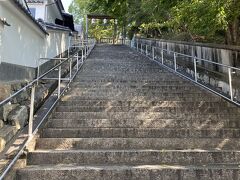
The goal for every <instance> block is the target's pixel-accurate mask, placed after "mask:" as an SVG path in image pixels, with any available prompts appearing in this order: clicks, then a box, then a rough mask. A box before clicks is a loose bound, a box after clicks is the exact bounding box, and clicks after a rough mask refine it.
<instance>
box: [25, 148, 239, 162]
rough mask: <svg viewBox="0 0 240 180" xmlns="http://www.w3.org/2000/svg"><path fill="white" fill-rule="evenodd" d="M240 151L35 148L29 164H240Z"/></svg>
mask: <svg viewBox="0 0 240 180" xmlns="http://www.w3.org/2000/svg"><path fill="white" fill-rule="evenodd" d="M239 161H240V152H239V151H231V150H221V151H218V150H211V151H210V150H208V151H206V150H152V149H146V150H35V151H34V152H30V153H28V156H27V164H28V165H46V164H51V165H52V164H75V165H93V164H94V165H125V164H128V165H131V164H134V165H145V164H149V165H157V164H166V165H173V164H175V165H192V164H194V165H205V164H222V163H230V164H237V163H239Z"/></svg>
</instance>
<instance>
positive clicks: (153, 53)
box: [152, 47, 155, 60]
mask: <svg viewBox="0 0 240 180" xmlns="http://www.w3.org/2000/svg"><path fill="white" fill-rule="evenodd" d="M154 51H155V48H154V47H152V58H153V60H155V52H154Z"/></svg>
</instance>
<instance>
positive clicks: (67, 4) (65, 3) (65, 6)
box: [62, 0, 73, 12]
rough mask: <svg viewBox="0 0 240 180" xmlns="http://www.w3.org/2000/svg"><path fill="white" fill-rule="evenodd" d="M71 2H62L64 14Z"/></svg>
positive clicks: (65, 0) (69, 0) (66, 0)
mask: <svg viewBox="0 0 240 180" xmlns="http://www.w3.org/2000/svg"><path fill="white" fill-rule="evenodd" d="M72 1H73V0H62V3H63V6H64V9H65V11H66V12H68V7H69V5H70V4H71V2H72Z"/></svg>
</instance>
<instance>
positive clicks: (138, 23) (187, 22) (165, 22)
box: [70, 0, 240, 45]
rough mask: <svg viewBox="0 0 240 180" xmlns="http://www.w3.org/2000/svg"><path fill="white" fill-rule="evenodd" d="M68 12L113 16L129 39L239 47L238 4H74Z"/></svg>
mask: <svg viewBox="0 0 240 180" xmlns="http://www.w3.org/2000/svg"><path fill="white" fill-rule="evenodd" d="M70 8H71V11H72V12H75V13H74V14H78V15H79V14H80V15H82V12H83V9H85V12H91V13H99V14H108V15H111V16H114V17H116V18H117V19H118V22H119V25H120V26H122V27H126V30H127V32H128V35H130V36H131V35H133V34H139V35H141V36H146V37H160V38H164V37H169V35H172V38H174V36H177V35H181V34H185V35H186V36H188V37H189V40H191V41H208V42H214V41H216V40H219V41H220V42H223V43H224V42H225V43H227V44H233V45H239V44H240V42H239V40H240V38H239V36H240V28H239V27H240V1H239V0H171V1H169V0H89V1H86V0H74V1H73V4H72V5H71V7H70ZM78 8H79V9H78Z"/></svg>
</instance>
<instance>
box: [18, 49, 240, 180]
mask: <svg viewBox="0 0 240 180" xmlns="http://www.w3.org/2000/svg"><path fill="white" fill-rule="evenodd" d="M239 117H240V115H239V109H238V108H237V107H236V106H234V105H231V104H229V103H228V102H226V101H224V100H223V99H221V98H220V97H218V96H215V95H213V94H211V93H209V92H207V91H205V90H203V89H201V88H199V87H197V86H195V85H194V84H192V83H191V82H188V81H186V80H184V79H181V78H180V77H177V76H176V75H174V74H171V73H169V72H167V71H166V70H164V69H162V68H160V67H158V66H157V65H156V64H155V63H153V62H150V61H149V60H148V59H146V58H144V57H143V56H141V55H138V54H137V53H135V52H134V51H131V50H129V49H128V48H127V47H124V46H110V45H98V46H97V47H96V48H95V50H94V51H93V52H92V54H91V55H90V58H89V59H88V60H87V61H86V64H85V65H84V66H83V68H82V69H81V71H80V73H79V74H78V76H77V77H76V79H75V81H74V82H73V84H72V86H71V89H70V91H69V92H68V93H67V94H66V95H65V96H64V97H63V98H62V101H61V102H60V103H59V104H58V106H57V107H56V109H55V112H54V113H53V114H52V116H51V118H50V119H49V122H48V123H47V124H46V126H45V127H44V128H43V129H42V130H41V133H40V138H39V139H38V140H37V143H36V148H35V150H34V151H33V152H29V153H28V156H27V167H26V168H24V169H20V170H18V172H17V179H18V180H32V179H34V180H40V179H41V180H42V179H51V180H77V179H78V180H102V179H104V180H195V179H196V180H231V179H233V180H238V179H240V167H239V163H240V151H239V150H240V141H239V137H240V121H239Z"/></svg>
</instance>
